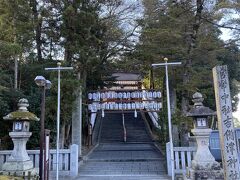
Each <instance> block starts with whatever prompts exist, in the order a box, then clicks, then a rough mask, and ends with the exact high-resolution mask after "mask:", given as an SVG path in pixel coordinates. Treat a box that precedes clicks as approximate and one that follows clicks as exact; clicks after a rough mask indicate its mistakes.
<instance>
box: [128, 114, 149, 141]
mask: <svg viewBox="0 0 240 180" xmlns="http://www.w3.org/2000/svg"><path fill="white" fill-rule="evenodd" d="M125 125H126V130H127V142H151V141H152V140H151V138H150V136H149V135H148V133H147V131H146V126H145V123H144V121H143V119H142V116H141V114H140V113H138V114H137V117H136V118H135V117H134V113H133V112H132V113H125Z"/></svg>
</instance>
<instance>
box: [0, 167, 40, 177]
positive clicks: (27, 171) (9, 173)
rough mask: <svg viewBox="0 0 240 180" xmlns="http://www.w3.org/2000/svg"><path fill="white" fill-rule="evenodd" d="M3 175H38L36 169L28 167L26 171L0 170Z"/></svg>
mask: <svg viewBox="0 0 240 180" xmlns="http://www.w3.org/2000/svg"><path fill="white" fill-rule="evenodd" d="M0 173H1V174H3V175H10V176H11V175H13V176H19V177H28V176H30V177H37V176H38V170H37V169H36V168H33V169H28V170H26V171H0Z"/></svg>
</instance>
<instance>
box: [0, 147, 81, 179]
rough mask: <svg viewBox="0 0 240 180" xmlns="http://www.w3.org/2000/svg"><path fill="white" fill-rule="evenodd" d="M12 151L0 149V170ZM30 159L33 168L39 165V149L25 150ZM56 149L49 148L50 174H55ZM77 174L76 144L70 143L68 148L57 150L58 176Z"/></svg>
mask: <svg viewBox="0 0 240 180" xmlns="http://www.w3.org/2000/svg"><path fill="white" fill-rule="evenodd" d="M11 152H12V151H0V171H1V170H2V165H3V163H5V162H6V160H7V159H8V158H9V156H10V155H11ZM27 152H28V155H29V157H30V159H31V160H32V161H33V166H34V168H38V167H39V150H27ZM56 159H57V156H56V150H55V149H51V150H50V157H49V170H50V176H55V175H56V169H57V168H56V167H57V166H56ZM77 174H78V145H76V144H73V145H71V147H70V149H60V150H59V175H60V176H77Z"/></svg>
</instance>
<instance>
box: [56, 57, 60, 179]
mask: <svg viewBox="0 0 240 180" xmlns="http://www.w3.org/2000/svg"><path fill="white" fill-rule="evenodd" d="M57 65H58V67H59V68H60V66H61V63H60V62H58V63H57ZM57 103H58V104H57V142H56V143H57V149H56V151H57V152H56V154H57V162H56V163H57V164H56V166H57V175H56V179H57V180H58V176H59V164H58V158H59V157H58V156H59V129H60V69H58V98H57Z"/></svg>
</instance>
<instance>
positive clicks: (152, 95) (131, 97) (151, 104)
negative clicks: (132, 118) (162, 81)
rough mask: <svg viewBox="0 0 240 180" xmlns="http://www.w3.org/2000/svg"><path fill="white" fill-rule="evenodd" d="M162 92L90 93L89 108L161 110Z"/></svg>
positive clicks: (94, 109) (95, 109)
mask: <svg viewBox="0 0 240 180" xmlns="http://www.w3.org/2000/svg"><path fill="white" fill-rule="evenodd" d="M160 98H161V92H160V91H155V90H143V91H106V92H91V93H88V100H89V101H90V102H91V103H90V104H88V109H89V110H91V111H97V110H143V109H146V110H149V111H159V110H160V109H161V108H162V103H161V102H160Z"/></svg>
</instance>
